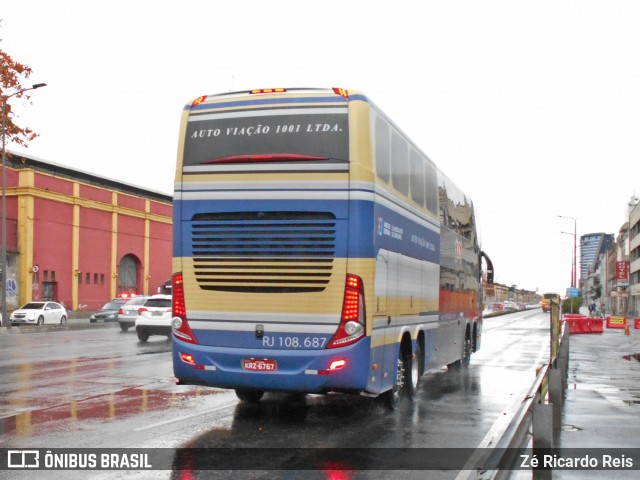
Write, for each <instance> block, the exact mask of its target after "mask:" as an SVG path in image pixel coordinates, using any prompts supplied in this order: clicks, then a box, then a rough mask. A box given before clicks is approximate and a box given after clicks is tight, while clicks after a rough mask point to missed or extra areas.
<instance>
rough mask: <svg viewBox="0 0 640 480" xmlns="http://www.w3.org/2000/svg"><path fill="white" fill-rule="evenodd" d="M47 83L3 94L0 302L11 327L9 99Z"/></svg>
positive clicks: (0, 323)
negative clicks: (8, 209) (8, 162)
mask: <svg viewBox="0 0 640 480" xmlns="http://www.w3.org/2000/svg"><path fill="white" fill-rule="evenodd" d="M46 86H47V84H46V83H36V84H35V85H32V86H31V87H29V88H23V89H21V90H18V91H17V92H13V93H12V94H11V95H2V253H0V256H1V257H2V258H0V275H1V283H0V302H1V303H2V319H1V320H0V325H6V326H7V328H11V321H10V320H9V318H8V316H7V148H6V144H7V101H8V100H9V99H10V98H11V97H13V96H14V95H19V94H21V93H23V92H27V91H29V90H35V89H36V88H40V87H46Z"/></svg>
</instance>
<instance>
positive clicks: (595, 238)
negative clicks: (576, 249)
mask: <svg viewBox="0 0 640 480" xmlns="http://www.w3.org/2000/svg"><path fill="white" fill-rule="evenodd" d="M613 242H614V237H613V234H612V233H588V234H586V235H582V236H581V237H580V281H579V285H583V284H584V282H585V280H586V278H587V276H588V275H589V268H590V267H591V266H592V265H593V263H594V262H595V261H597V259H598V256H599V255H600V254H601V253H605V252H606V251H607V249H608V248H609V247H610V246H611V245H612V244H613Z"/></svg>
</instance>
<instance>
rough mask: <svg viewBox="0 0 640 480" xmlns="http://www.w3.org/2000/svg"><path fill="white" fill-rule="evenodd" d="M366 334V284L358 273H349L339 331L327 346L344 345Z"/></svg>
mask: <svg viewBox="0 0 640 480" xmlns="http://www.w3.org/2000/svg"><path fill="white" fill-rule="evenodd" d="M364 334H365V310H364V286H363V284H362V279H361V278H360V277H358V276H357V275H352V274H348V275H347V280H346V282H345V286H344V301H343V303H342V317H341V319H340V325H339V326H338V331H337V332H336V333H335V335H334V336H333V338H331V341H330V342H329V345H328V347H327V348H336V347H344V346H347V345H351V344H353V343H355V342H357V341H358V340H360V339H361V338H362V337H363V336H364Z"/></svg>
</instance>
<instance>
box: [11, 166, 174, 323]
mask: <svg viewBox="0 0 640 480" xmlns="http://www.w3.org/2000/svg"><path fill="white" fill-rule="evenodd" d="M6 174H7V189H6V203H7V213H6V219H7V221H6V227H7V310H13V309H15V308H18V307H19V306H20V305H22V304H24V303H27V302H29V301H32V300H33V301H37V300H53V301H58V302H60V303H62V304H64V305H65V306H66V307H67V308H68V309H69V310H97V309H99V308H100V307H101V306H102V305H103V304H104V303H106V302H107V301H108V300H109V299H111V298H113V297H115V296H117V295H120V294H123V293H137V294H142V293H144V294H152V293H155V292H156V291H157V287H158V286H160V285H161V284H162V283H163V282H164V281H165V280H167V279H168V278H169V276H170V274H171V255H172V252H171V249H172V198H171V196H169V195H164V194H161V193H158V192H153V191H149V190H145V189H143V188H141V187H136V186H133V185H129V184H126V183H122V182H119V181H115V180H110V179H106V178H102V177H99V176H96V175H92V174H88V173H83V172H79V171H76V170H73V169H70V168H67V167H64V166H60V165H55V164H52V163H48V162H45V161H42V160H39V159H36V158H32V157H28V156H24V155H17V154H11V155H9V156H8V158H7V172H6ZM1 227H2V226H0V228H1Z"/></svg>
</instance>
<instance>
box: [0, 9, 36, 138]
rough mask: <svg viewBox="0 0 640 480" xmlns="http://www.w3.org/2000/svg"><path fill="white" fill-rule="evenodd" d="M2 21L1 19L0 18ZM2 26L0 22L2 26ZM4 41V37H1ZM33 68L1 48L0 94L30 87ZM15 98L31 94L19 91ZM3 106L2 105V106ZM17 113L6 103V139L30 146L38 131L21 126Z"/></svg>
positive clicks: (7, 93) (27, 96) (24, 97)
mask: <svg viewBox="0 0 640 480" xmlns="http://www.w3.org/2000/svg"><path fill="white" fill-rule="evenodd" d="M0 22H1V20H0ZM1 27H2V25H1V23H0V28H1ZM0 42H2V39H0ZM31 73H32V71H31V69H30V68H29V67H28V66H26V65H24V64H22V63H20V62H17V61H15V60H14V59H13V58H11V55H9V54H8V53H7V52H5V51H4V50H2V49H1V48H0V96H2V97H4V96H5V95H11V94H12V93H14V92H18V91H20V90H22V89H24V88H29V87H30V85H26V84H25V83H24V82H25V81H26V80H27V79H28V78H29V76H30V75H31ZM13 98H21V99H23V100H26V101H29V98H30V97H29V95H28V94H27V93H26V92H22V93H18V94H17V95H15V96H14V97H13ZM0 108H1V106H0ZM16 117H17V116H16V115H12V113H11V105H10V104H9V102H7V105H6V118H5V125H6V132H5V133H6V141H7V143H10V142H13V143H15V144H17V145H21V146H23V147H28V143H29V142H30V141H32V140H33V139H34V138H36V137H37V136H38V134H37V133H36V132H34V131H33V130H32V129H30V128H29V127H26V126H20V125H18V124H17V123H16V120H17V118H16Z"/></svg>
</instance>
